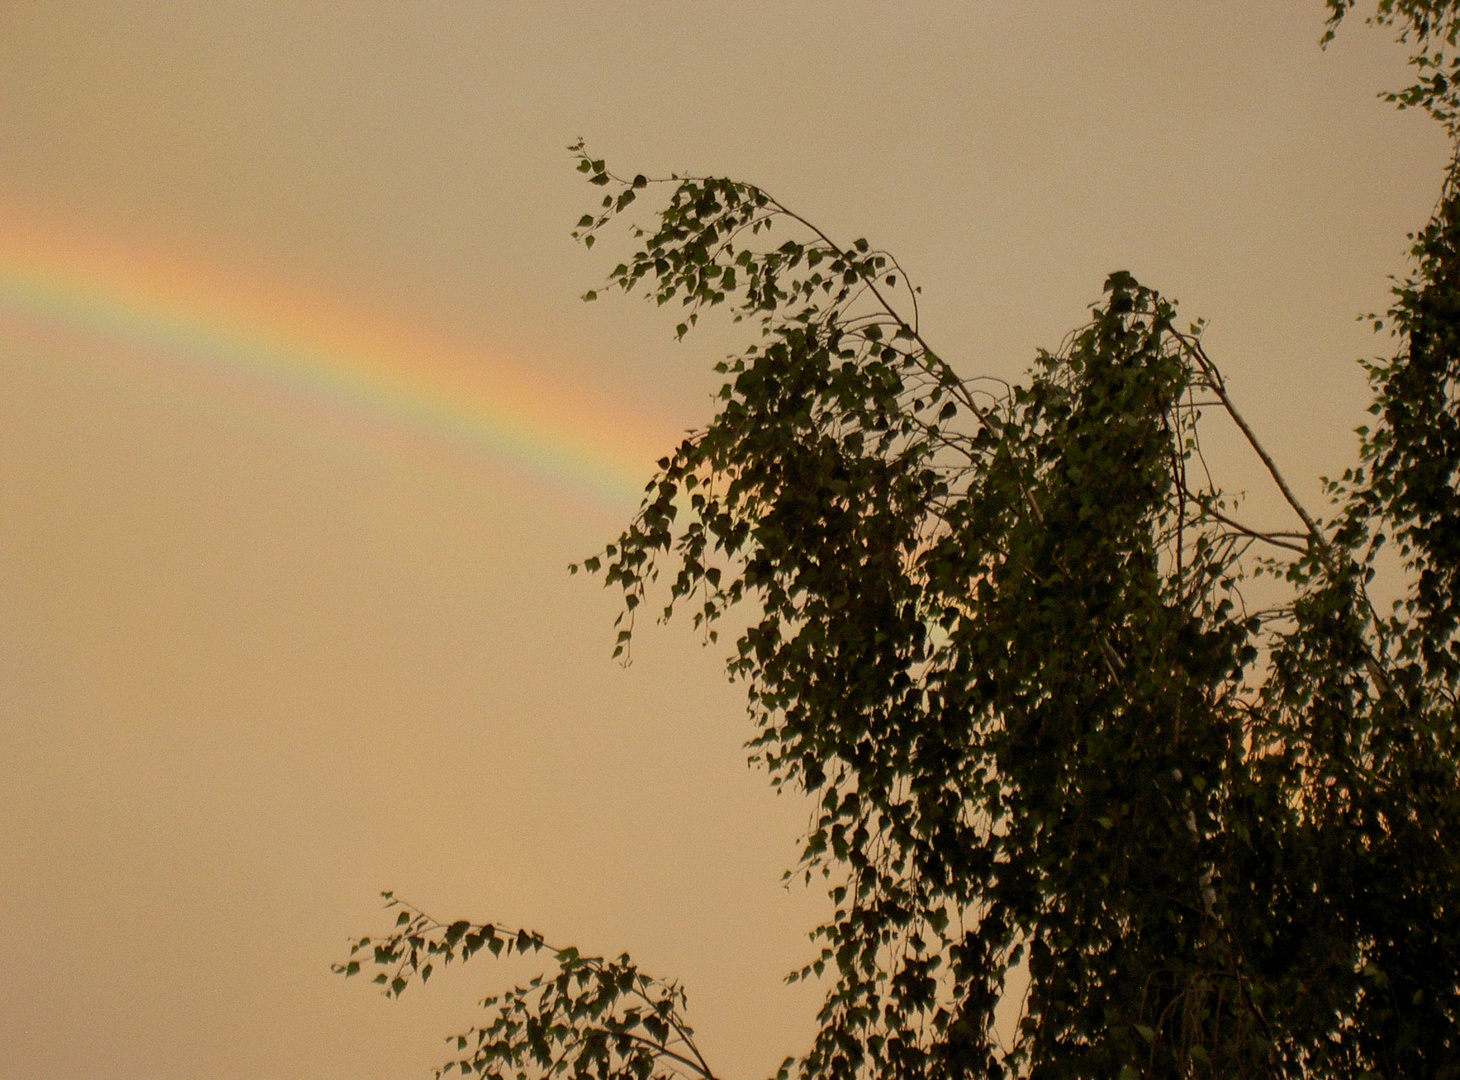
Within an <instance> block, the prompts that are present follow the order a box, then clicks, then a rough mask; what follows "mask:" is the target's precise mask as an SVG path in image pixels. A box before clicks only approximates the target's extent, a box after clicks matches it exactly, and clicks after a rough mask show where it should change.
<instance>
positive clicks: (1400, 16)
mask: <svg viewBox="0 0 1460 1080" xmlns="http://www.w3.org/2000/svg"><path fill="white" fill-rule="evenodd" d="M1357 2H1358V0H1326V3H1327V5H1328V30H1327V32H1326V33H1325V34H1324V35H1323V43H1324V44H1325V45H1326V44H1327V43H1328V42H1330V41H1332V40H1333V37H1334V35H1335V34H1336V33H1337V31H1338V25H1339V23H1341V22H1343V20H1344V17H1345V16H1347V15H1348V13H1349V12H1350V11H1351V10H1352V9H1353V7H1354V5H1355V4H1356V3H1357ZM1366 21H1367V22H1369V23H1371V24H1373V25H1376V26H1397V27H1398V28H1399V40H1400V41H1403V42H1408V43H1412V44H1413V45H1414V47H1415V50H1414V52H1413V54H1412V55H1411V56H1410V58H1409V64H1410V66H1411V67H1412V68H1414V69H1415V72H1416V78H1415V81H1414V82H1413V83H1411V84H1410V85H1409V86H1406V87H1405V88H1404V89H1402V90H1392V91H1389V92H1387V93H1385V94H1384V98H1385V99H1386V100H1388V101H1391V102H1393V103H1394V104H1396V105H1398V106H1399V107H1400V108H1401V109H1412V108H1420V109H1424V110H1425V111H1426V112H1428V113H1429V114H1430V115H1431V116H1433V117H1434V118H1435V119H1436V120H1438V121H1440V122H1441V123H1442V124H1444V125H1445V129H1446V130H1447V131H1448V132H1449V133H1450V135H1451V136H1452V137H1454V136H1456V135H1460V54H1457V52H1456V46H1457V44H1460V11H1457V9H1456V7H1455V5H1454V4H1453V3H1452V2H1451V0H1379V2H1378V4H1377V6H1376V8H1375V11H1374V14H1373V15H1371V16H1369V17H1368V19H1367V20H1366Z"/></svg>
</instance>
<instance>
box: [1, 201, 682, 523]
mask: <svg viewBox="0 0 1460 1080" xmlns="http://www.w3.org/2000/svg"><path fill="white" fill-rule="evenodd" d="M0 314H3V315H5V316H6V317H7V321H12V322H13V321H17V320H18V321H19V322H21V323H23V324H30V325H34V326H38V327H40V328H43V329H50V330H56V331H60V332H63V333H64V334H66V335H68V336H70V337H73V338H74V337H78V336H79V337H80V338H81V339H83V340H91V341H94V342H98V343H106V344H107V345H110V346H122V347H123V348H124V350H130V351H133V352H137V351H139V350H140V351H143V352H146V353H148V354H151V355H158V354H160V355H165V356H167V357H168V358H169V360H170V361H171V362H172V363H174V364H182V365H185V366H186V367H187V368H189V369H190V373H191V374H192V375H195V376H198V375H202V376H208V375H212V376H214V377H216V378H215V381H218V380H221V381H223V382H225V383H227V384H228V385H231V386H234V387H251V388H252V389H253V390H255V391H263V392H264V393H266V394H268V395H270V396H272V397H275V398H282V399H285V400H290V401H293V402H294V403H296V404H303V405H305V406H306V407H307V408H309V409H313V410H324V411H325V412H326V413H330V414H333V415H334V416H335V417H336V418H341V419H344V420H346V421H348V422H350V423H349V424H348V426H350V427H351V428H353V429H356V430H358V429H360V428H361V427H362V426H364V427H367V428H372V429H374V430H375V431H377V432H383V433H384V434H385V435H386V436H387V437H388V438H396V437H398V436H399V435H401V434H402V433H406V434H409V435H414V436H416V437H418V438H422V439H425V440H427V441H430V442H433V443H437V444H439V443H443V442H444V443H446V444H449V445H450V446H452V447H454V448H455V449H456V450H458V451H464V452H466V453H467V454H469V455H471V456H473V457H474V458H476V459H477V460H479V461H483V462H484V463H487V464H490V465H491V466H493V467H495V468H500V467H503V466H505V467H507V469H508V470H510V472H512V473H514V474H517V475H519V476H521V477H525V478H531V479H532V480H534V481H535V482H537V483H539V484H545V485H546V486H547V487H549V488H552V489H556V490H557V491H558V492H560V493H562V494H565V495H568V496H569V497H579V498H581V497H584V496H586V497H588V498H589V499H591V500H593V501H595V502H598V503H600V504H604V505H606V507H609V508H612V509H615V510H618V511H622V510H623V509H625V508H626V507H627V508H630V509H631V508H632V507H633V506H634V505H636V504H637V502H638V499H639V497H640V495H641V494H642V491H643V485H644V482H645V481H646V479H647V478H648V476H649V475H650V473H651V471H652V467H653V462H654V460H655V459H656V458H657V457H658V456H660V455H662V454H663V452H664V451H665V450H666V449H667V448H668V447H669V446H670V445H671V437H670V435H669V433H668V432H667V431H666V430H664V427H665V426H664V425H662V424H660V425H655V424H650V423H646V422H645V420H644V418H642V417H637V416H634V415H632V411H631V410H630V409H629V408H627V407H625V406H624V405H622V404H619V403H615V402H611V401H608V400H606V399H605V398H604V397H602V396H597V395H588V394H584V393H582V392H581V391H580V390H577V389H575V388H572V387H568V386H565V385H561V384H554V383H552V382H551V381H549V380H547V379H544V378H543V377H542V375H541V374H540V373H534V372H533V371H531V370H530V368H529V367H528V365H525V364H521V363H517V364H512V363H508V362H505V361H503V360H502V359H500V358H497V357H490V356H485V355H483V354H482V353H481V352H480V351H473V350H470V349H466V348H462V347H460V346H457V345H454V344H451V343H448V342H446V341H444V340H431V339H430V338H428V337H427V336H426V335H424V334H422V333H420V332H417V331H407V330H405V329H403V328H401V327H398V326H392V325H389V324H387V323H385V322H383V321H382V320H379V319H377V318H373V317H370V316H366V315H363V314H361V313H359V312H356V311H350V310H346V309H343V308H341V307H339V306H337V305H333V304H331V303H329V302H327V301H325V300H323V299H321V298H319V297H318V296H311V295H308V294H306V293H304V292H302V291H300V290H297V289H289V290H283V289H279V288H277V287H270V286H268V285H266V284H265V283H263V282H260V281H256V280H255V281H249V280H244V279H240V278H231V279H230V278H227V277H226V276H224V275H221V274H219V273H217V272H214V271H204V270H203V269H201V268H200V267H199V266H197V265H193V264H187V263H184V262H183V261H181V260H179V259H177V258H176V257H174V256H172V255H170V254H167V253H159V252H157V251H155V250H146V249H141V248H138V247H137V246H135V245H133V246H131V247H124V246H119V245H114V244H108V243H105V242H103V241H100V240H98V239H96V238H95V237H77V236H75V235H67V234H65V233H63V232H61V231H60V230H57V229H53V228H47V229H37V228H35V227H33V226H27V225H26V224H25V223H22V222H19V221H13V220H8V219H6V218H4V217H0ZM361 421H363V425H362V423H361ZM656 429H657V430H656Z"/></svg>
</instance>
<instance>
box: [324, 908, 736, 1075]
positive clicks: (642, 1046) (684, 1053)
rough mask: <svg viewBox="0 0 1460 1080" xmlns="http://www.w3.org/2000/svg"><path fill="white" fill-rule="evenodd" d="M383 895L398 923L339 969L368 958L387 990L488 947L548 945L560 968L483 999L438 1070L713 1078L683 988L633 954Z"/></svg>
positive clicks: (521, 949) (519, 949)
mask: <svg viewBox="0 0 1460 1080" xmlns="http://www.w3.org/2000/svg"><path fill="white" fill-rule="evenodd" d="M384 896H385V901H386V907H387V908H391V909H397V908H398V909H399V914H398V915H397V916H396V924H395V928H394V929H393V930H392V931H391V932H390V933H389V934H387V935H386V936H385V937H381V938H368V937H365V938H360V939H359V940H357V941H355V942H353V943H352V945H351V948H350V958H349V960H347V961H346V962H344V963H341V964H336V965H334V970H335V971H336V972H338V973H339V974H342V975H355V974H357V973H358V972H359V971H360V967H361V964H362V963H371V964H373V965H374V966H375V967H376V968H379V969H380V971H379V973H378V974H376V976H375V979H374V981H375V982H376V983H377V984H378V985H380V986H381V988H382V990H383V992H384V993H385V995H386V996H387V997H399V996H400V994H401V993H402V992H403V991H404V990H405V988H406V987H407V986H408V985H409V984H410V982H411V980H412V979H413V978H416V977H419V978H420V980H421V981H422V982H423V983H424V982H425V981H426V980H427V979H429V978H430V977H431V973H432V971H433V970H434V968H435V967H436V965H438V964H440V965H446V964H450V963H451V962H452V961H453V960H458V959H459V960H461V961H463V962H465V961H467V960H469V959H471V957H472V955H473V954H474V953H476V952H479V951H480V950H481V949H483V948H485V949H486V950H487V951H488V952H490V953H491V954H492V955H494V956H501V955H503V954H504V953H505V954H506V955H509V956H510V955H511V954H513V953H514V952H515V953H518V954H521V955H527V954H535V953H541V952H547V953H549V954H551V956H552V958H553V961H554V963H555V964H556V966H557V971H556V973H555V974H553V975H539V976H537V977H535V978H533V979H532V980H531V981H529V982H528V983H527V985H525V986H518V987H515V988H514V989H512V990H510V991H508V992H507V993H505V994H502V995H500V996H493V997H488V998H486V999H485V1000H484V1001H483V1002H482V1006H483V1007H484V1008H486V1009H489V1010H495V1016H494V1017H493V1018H492V1020H491V1021H490V1022H489V1023H486V1024H483V1025H479V1026H477V1027H474V1028H472V1029H471V1030H470V1031H466V1032H463V1033H461V1034H460V1035H453V1036H451V1038H450V1039H448V1040H447V1041H448V1042H451V1043H453V1044H454V1045H455V1048H456V1051H457V1053H458V1054H459V1055H460V1056H458V1057H456V1058H454V1059H453V1060H451V1061H448V1062H447V1063H446V1064H445V1065H443V1066H441V1067H440V1068H439V1069H437V1070H436V1075H437V1076H438V1077H439V1076H442V1075H444V1074H446V1073H448V1072H450V1071H452V1070H453V1069H454V1070H456V1071H458V1072H459V1073H460V1074H462V1075H477V1076H483V1077H488V1078H489V1080H515V1078H520V1077H523V1076H526V1075H528V1072H529V1071H531V1072H532V1073H534V1074H536V1075H541V1076H558V1075H569V1076H572V1077H574V1078H575V1080H670V1078H672V1077H697V1078H699V1080H714V1076H713V1074H712V1073H711V1072H710V1068H709V1066H708V1065H707V1064H706V1063H705V1060H704V1058H703V1056H702V1055H701V1054H700V1051H699V1048H698V1047H697V1046H696V1045H695V1041H694V1031H693V1030H692V1029H691V1028H690V1027H689V1026H688V1025H687V1024H686V1023H685V1022H684V1019H683V1013H684V1007H685V995H684V990H683V989H682V988H681V987H679V986H678V985H676V984H674V983H664V982H660V981H658V980H655V979H651V978H649V977H648V976H647V975H644V974H643V973H642V972H640V971H639V969H638V967H636V966H635V965H634V963H633V962H632V961H630V960H629V958H628V957H627V956H621V957H619V958H618V959H617V960H605V959H603V958H602V957H595V956H581V955H579V953H578V950H577V949H572V948H566V949H557V948H553V947H552V946H550V945H548V944H546V943H545V942H544V941H543V938H542V935H540V934H537V933H534V932H532V931H530V930H506V929H503V928H501V927H497V926H493V925H491V924H490V923H485V924H473V923H470V922H467V921H465V920H462V921H459V922H453V923H449V924H448V923H442V922H438V921H437V920H436V919H433V918H431V917H430V916H429V915H427V914H426V913H425V912H423V911H421V910H419V909H418V908H415V907H412V906H411V905H409V904H406V903H405V902H403V901H401V900H398V899H396V898H395V897H394V896H393V895H391V894H390V893H385V894H384ZM360 957H364V958H366V959H364V960H362V959H359V958H360Z"/></svg>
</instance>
